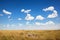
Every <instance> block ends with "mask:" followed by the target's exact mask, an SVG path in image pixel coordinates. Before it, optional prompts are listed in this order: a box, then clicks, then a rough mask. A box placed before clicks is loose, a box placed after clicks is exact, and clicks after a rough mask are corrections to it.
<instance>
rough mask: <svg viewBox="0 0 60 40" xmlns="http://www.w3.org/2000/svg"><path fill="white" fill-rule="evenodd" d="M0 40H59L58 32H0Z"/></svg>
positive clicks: (59, 34) (59, 31)
mask: <svg viewBox="0 0 60 40" xmlns="http://www.w3.org/2000/svg"><path fill="white" fill-rule="evenodd" d="M0 40H60V30H0Z"/></svg>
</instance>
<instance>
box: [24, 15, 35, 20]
mask: <svg viewBox="0 0 60 40" xmlns="http://www.w3.org/2000/svg"><path fill="white" fill-rule="evenodd" d="M33 19H34V17H33V16H31V15H30V14H27V16H26V17H25V20H33Z"/></svg>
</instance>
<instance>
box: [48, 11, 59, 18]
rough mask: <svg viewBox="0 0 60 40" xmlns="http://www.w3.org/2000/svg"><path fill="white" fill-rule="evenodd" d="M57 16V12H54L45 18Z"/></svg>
mask: <svg viewBox="0 0 60 40" xmlns="http://www.w3.org/2000/svg"><path fill="white" fill-rule="evenodd" d="M57 16H58V14H57V11H56V10H54V11H53V13H52V14H49V15H48V17H47V18H55V17H57Z"/></svg>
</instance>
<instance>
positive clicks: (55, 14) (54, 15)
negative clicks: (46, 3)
mask: <svg viewBox="0 0 60 40" xmlns="http://www.w3.org/2000/svg"><path fill="white" fill-rule="evenodd" d="M43 11H52V12H53V13H52V14H49V15H48V17H47V18H55V17H57V16H58V13H57V11H56V10H55V9H54V7H53V6H50V7H48V8H45V9H43Z"/></svg>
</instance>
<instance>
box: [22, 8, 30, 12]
mask: <svg viewBox="0 0 60 40" xmlns="http://www.w3.org/2000/svg"><path fill="white" fill-rule="evenodd" d="M30 11H31V9H29V10H25V9H21V12H24V13H30Z"/></svg>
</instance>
